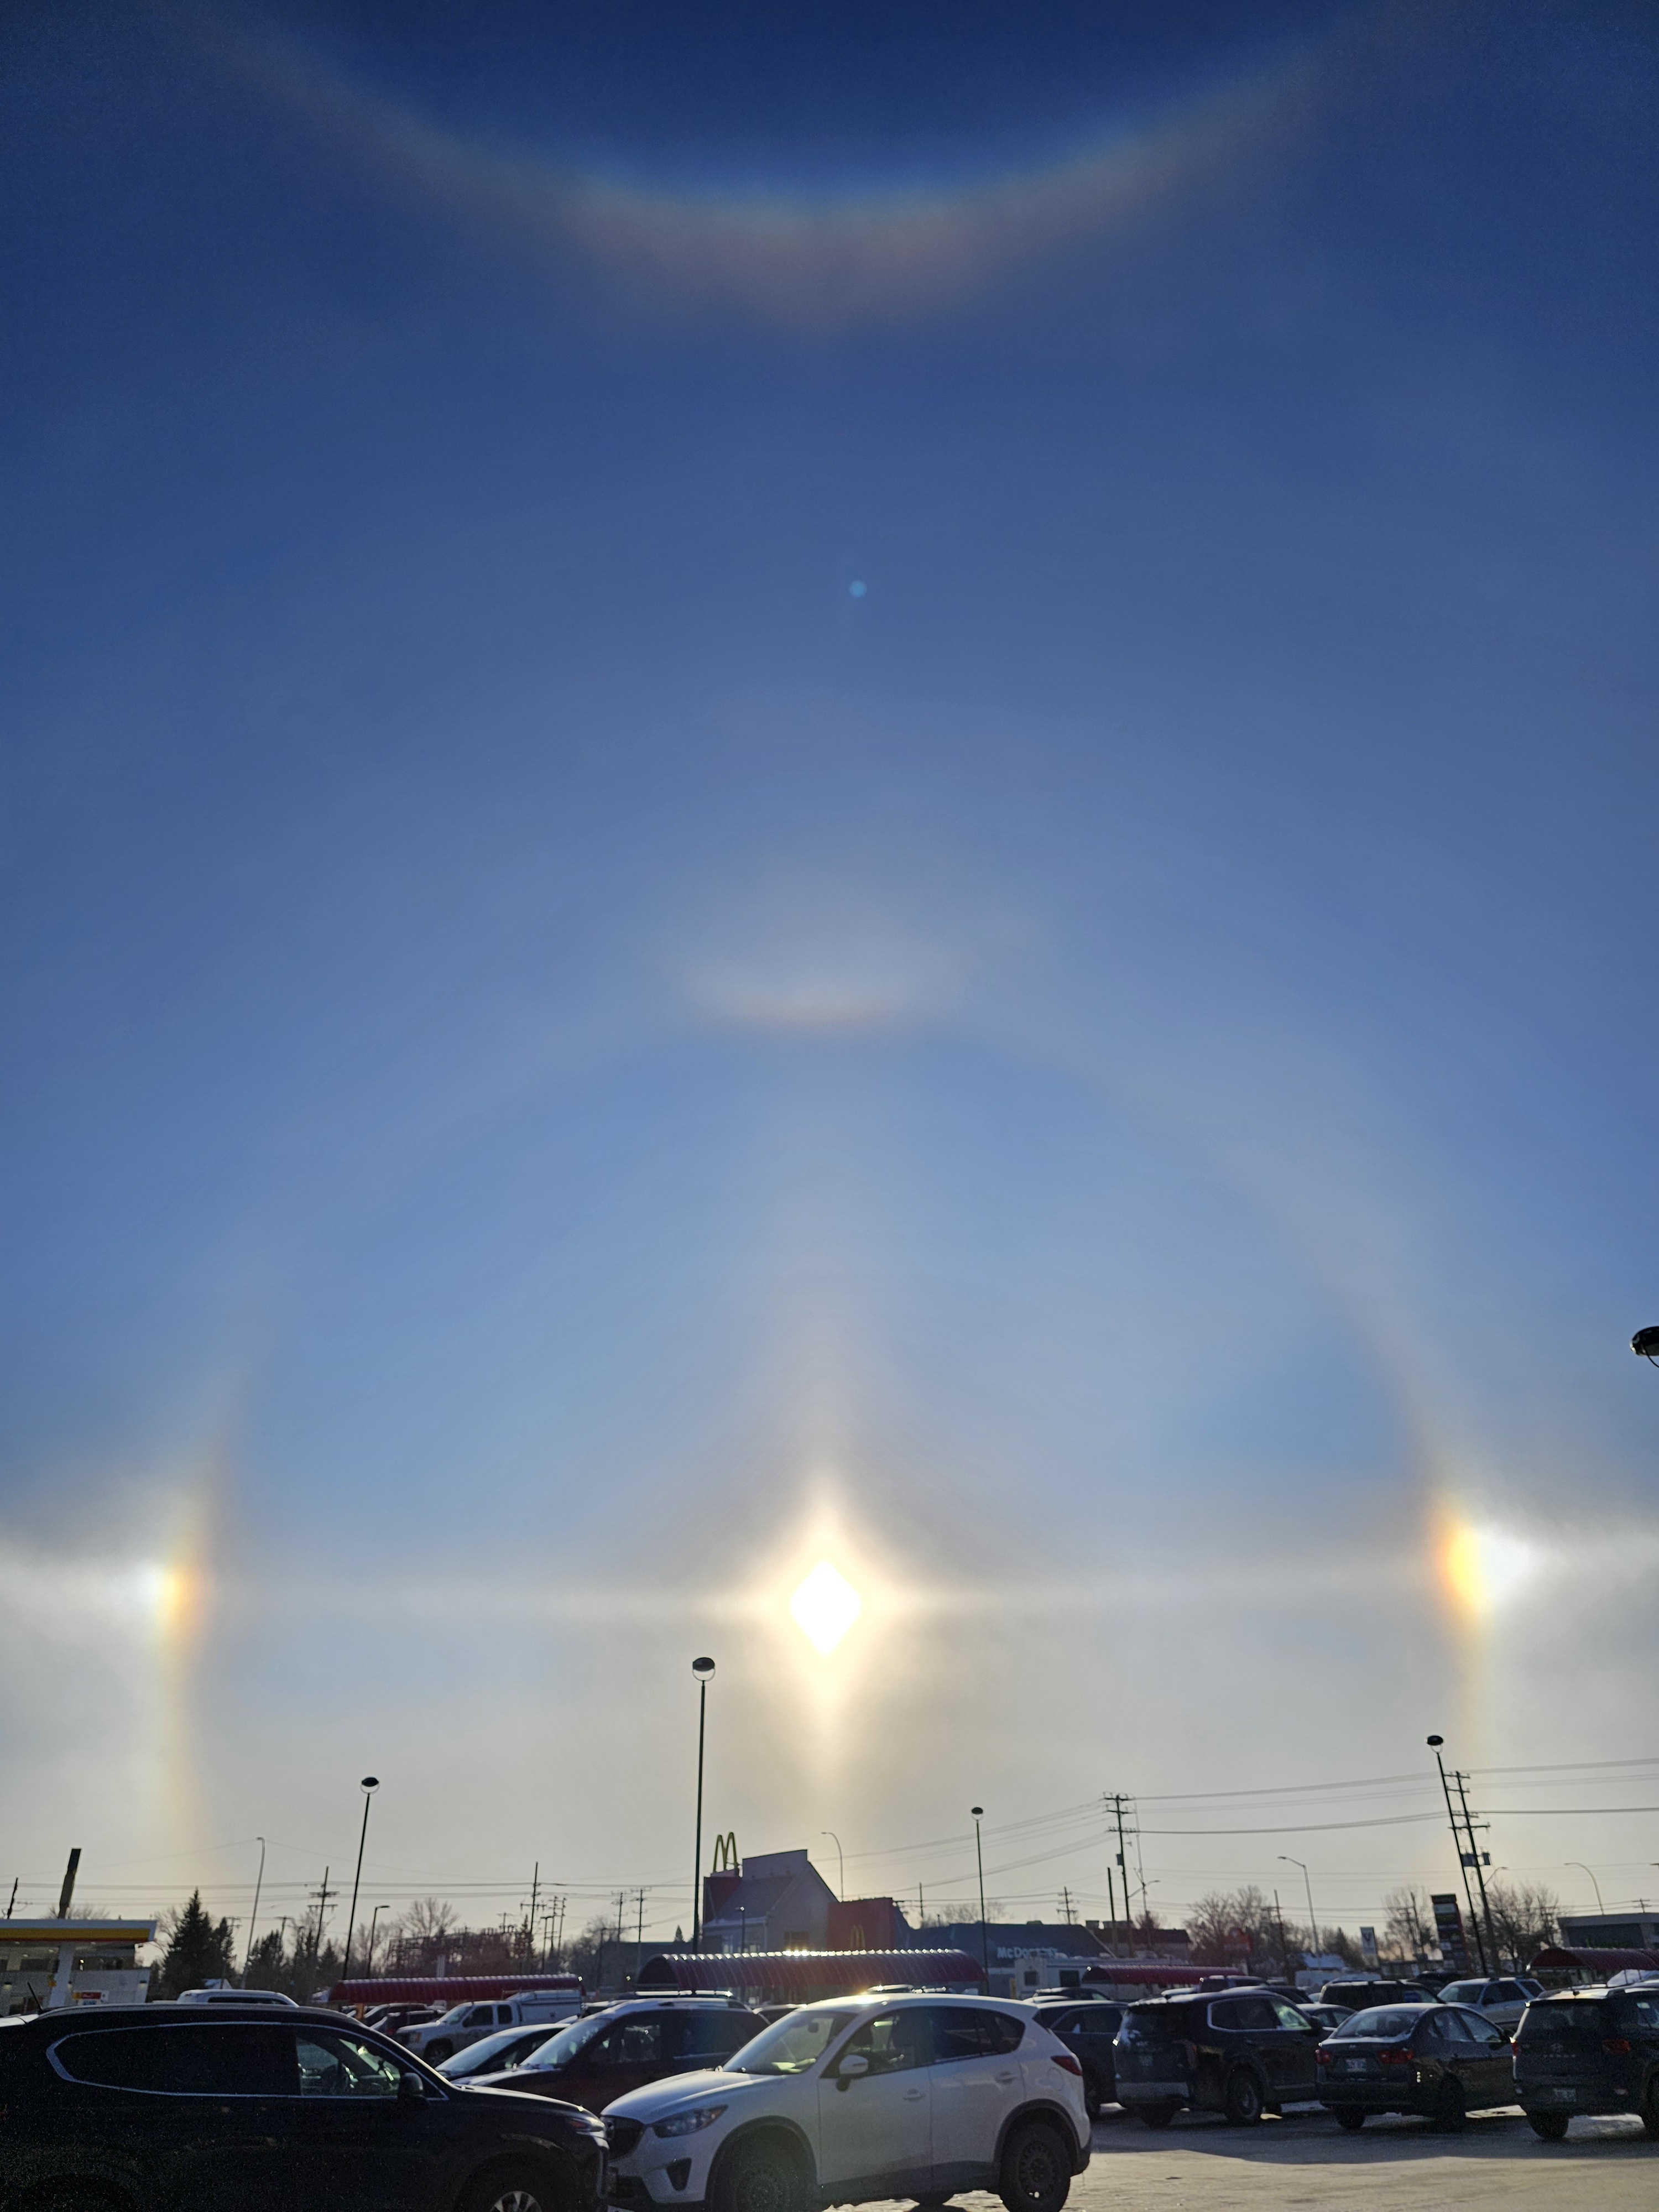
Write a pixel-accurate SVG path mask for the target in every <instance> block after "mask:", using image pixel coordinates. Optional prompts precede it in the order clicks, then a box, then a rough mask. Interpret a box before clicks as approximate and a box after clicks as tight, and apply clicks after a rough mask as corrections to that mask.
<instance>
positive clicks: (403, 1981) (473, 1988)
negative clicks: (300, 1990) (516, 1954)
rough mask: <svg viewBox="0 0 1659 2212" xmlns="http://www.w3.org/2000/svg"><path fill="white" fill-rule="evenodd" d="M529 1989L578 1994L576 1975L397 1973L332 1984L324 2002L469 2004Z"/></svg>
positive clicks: (348, 2003)
mask: <svg viewBox="0 0 1659 2212" xmlns="http://www.w3.org/2000/svg"><path fill="white" fill-rule="evenodd" d="M529 1990H569V1992H570V1993H571V1995H572V1996H580V1995H581V1990H582V1985H581V1978H580V1975H578V1974H450V1975H438V1974H398V1975H392V1976H388V1977H387V1978H386V1980H384V1981H373V1982H367V1981H365V1982H336V1983H335V1984H334V1986H333V1988H332V1989H331V1990H330V1991H329V1993H328V2001H329V2002H330V2003H331V2004H336V2005H376V2004H441V2005H458V2004H469V2003H471V2002H473V2001H474V2000H475V1999H485V1998H489V1997H497V1998H500V1997H516V1996H523V1995H524V1994H526V1992H527V1991H529Z"/></svg>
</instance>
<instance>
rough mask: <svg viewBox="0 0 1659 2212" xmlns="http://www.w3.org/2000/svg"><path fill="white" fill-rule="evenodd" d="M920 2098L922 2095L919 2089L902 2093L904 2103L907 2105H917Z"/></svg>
mask: <svg viewBox="0 0 1659 2212" xmlns="http://www.w3.org/2000/svg"><path fill="white" fill-rule="evenodd" d="M921 2098H922V2093H921V2090H920V2089H907V2090H906V2091H905V2093H904V2101H905V2103H906V2104H907V2105H919V2104H920V2103H921Z"/></svg>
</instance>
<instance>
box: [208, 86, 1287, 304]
mask: <svg viewBox="0 0 1659 2212" xmlns="http://www.w3.org/2000/svg"><path fill="white" fill-rule="evenodd" d="M242 58H243V60H244V62H245V63H246V64H251V65H252V67H253V68H254V70H256V72H257V74H258V76H259V77H260V78H261V80H262V81H263V82H264V83H265V84H266V86H267V88H269V89H271V90H273V91H276V92H277V93H279V94H281V95H282V96H283V98H285V99H287V100H290V101H292V102H295V103H297V104H298V105H299V106H301V107H303V108H304V109H305V110H306V112H307V113H309V114H310V115H311V117H312V118H313V120H314V121H316V122H318V123H319V124H321V125H324V126H325V128H326V129H328V130H329V131H330V132H331V134H333V135H336V136H337V137H341V138H342V139H343V140H344V141H345V142H346V143H349V144H351V145H352V146H354V147H355V148H356V149H357V150H359V151H360V152H365V153H368V154H369V155H371V156H372V157H373V158H374V159H375V160H376V161H378V162H379V163H380V166H381V167H382V169H383V171H384V172H385V173H386V174H387V175H389V176H392V177H395V178H398V179H402V180H403V181H404V182H406V183H411V184H414V185H418V186H419V187H420V188H421V189H422V190H423V191H426V192H428V193H429V194H430V195H431V197H433V198H434V199H435V201H437V202H438V203H440V204H442V205H444V206H446V207H447V208H448V209H450V210H453V212H455V213H458V214H461V215H464V216H468V217H470V218H471V219H472V220H474V221H478V222H483V223H485V224H486V225H489V226H493V227H495V228H497V229H498V230H500V229H501V228H503V227H504V228H506V229H507V231H508V232H511V233H516V234H517V235H518V236H519V237H520V239H521V240H525V241H526V242H528V243H529V244H530V245H532V246H534V247H537V248H538V249H540V250H542V251H544V252H550V253H552V254H555V255H559V256H562V255H568V254H570V253H574V254H576V255H577V256H579V257H580V258H582V259H584V260H586V262H588V263H589V264H592V266H594V267H595V268H596V269H599V270H603V271H604V272H605V274H606V275H607V276H610V277H611V279H612V280H613V281H614V280H618V279H619V280H621V281H622V282H623V283H624V284H625V286H626V288H627V289H628V290H629V293H630V294H631V295H635V297H638V298H641V299H644V300H648V301H653V302H656V303H659V304H665V305H673V304H678V305H686V304H690V303H692V302H695V301H708V302H711V303H714V304H719V305H724V306H726V307H735V308H738V309H744V310H747V311H749V312H750V313H757V314H759V315H762V316H763V317H764V318H766V319H769V320H771V321H775V322H777V323H780V324H782V325H792V326H795V327H799V328H803V329H832V328H835V327H836V326H838V325H844V324H859V323H862V322H865V321H867V320H870V319H886V318H895V317H900V318H902V317H910V316H914V315H915V314H916V313H925V312H927V311H928V310H930V309H934V308H938V307H942V306H945V305H948V304H950V303H951V302H953V301H957V300H959V299H961V298H963V296H965V295H969V294H971V293H972V292H973V291H974V290H975V289H976V288H977V287H979V286H980V285H981V284H983V283H986V282H987V281H988V280H991V279H994V277H996V276H1000V275H1002V274H1004V273H1006V271H1008V270H1010V269H1012V268H1014V267H1016V266H1018V264H1020V263H1022V262H1023V261H1025V260H1029V259H1030V258H1032V257H1034V256H1036V255H1040V254H1042V253H1045V252H1048V251H1050V250H1052V249H1054V248H1056V247H1059V246H1063V245H1065V244H1066V243H1068V242H1071V241H1073V240H1082V239H1085V238H1088V237H1090V236H1092V235H1097V234H1104V233H1107V232H1109V231H1110V230H1111V229H1112V228H1115V226H1117V225H1119V224H1121V222H1124V221H1126V220H1127V219H1129V218H1131V217H1133V216H1136V215H1138V214H1140V213H1143V212H1145V211H1147V210H1151V209H1152V208H1153V207H1154V206H1156V205H1158V204H1161V203H1162V202H1164V201H1165V200H1166V199H1167V198H1168V197H1170V195H1171V194H1172V193H1173V192H1175V191H1176V190H1178V189H1179V188H1180V187H1181V186H1182V185H1187V184H1190V183H1193V182H1195V181H1197V180H1198V179H1200V177H1201V176H1203V175H1205V174H1206V173H1213V172H1214V171H1215V170H1216V169H1217V167H1219V166H1222V165H1225V163H1227V162H1228V161H1231V160H1233V159H1235V158H1236V157H1237V155H1239V154H1240V153H1241V152H1242V151H1243V149H1244V148H1245V146H1246V145H1247V144H1248V143H1251V142H1253V141H1255V140H1256V139H1258V138H1260V137H1261V135H1262V134H1263V133H1264V132H1266V131H1267V130H1268V129H1269V128H1270V127H1271V126H1273V125H1274V124H1275V123H1279V122H1282V121H1283V119H1284V118H1285V117H1286V116H1287V115H1288V113H1289V112H1290V106H1291V94H1292V93H1293V92H1294V90H1295V89H1296V88H1297V87H1298V86H1299V85H1301V84H1302V83H1303V82H1304V80H1305V78H1306V76H1307V74H1308V70H1309V64H1308V63H1307V61H1306V60H1305V59H1304V58H1297V59H1296V60H1294V61H1292V62H1291V63H1287V64H1279V66H1277V67H1276V68H1274V69H1273V70H1270V71H1266V72H1262V71H1257V72H1254V73H1252V74H1251V75H1249V76H1247V77H1243V78H1236V79H1235V80H1234V81H1232V82H1229V83H1227V84H1225V86H1223V87H1222V88H1219V89H1216V88H1206V90H1204V91H1203V92H1201V93H1199V94H1194V95H1193V96H1191V97H1189V98H1188V100H1185V101H1184V102H1182V103H1180V104H1178V105H1176V106H1172V107H1168V108H1165V109H1164V111H1163V112H1161V113H1159V114H1158V116H1157V117H1156V118H1152V119H1150V120H1147V121H1146V122H1143V123H1141V124H1139V125H1134V126H1132V127H1126V126H1124V125H1115V126H1113V127H1111V128H1109V129H1106V130H1103V131H1099V132H1097V133H1096V134H1095V135H1094V137H1092V139H1091V141H1089V142H1088V143H1084V144H1081V145H1079V143H1077V141H1076V140H1075V138H1073V139H1071V140H1068V142H1067V143H1066V144H1065V145H1064V147H1062V148H1060V149H1056V150H1054V151H1053V152H1051V153H1049V154H1048V155H1043V156H1040V157H1037V158H1034V159H1033V160H1031V161H1029V162H1028V163H1027V164H1025V165H1024V166H1015V165H1012V164H1011V163H1009V162H1008V161H1006V157H1005V158H1004V160H1003V161H1001V162H1000V165H999V166H997V167H994V168H992V169H989V170H988V172H987V170H985V169H981V173H980V174H978V175H977V176H975V177H973V178H970V179H967V180H965V181H954V182H951V183H949V184H946V183H943V182H941V183H939V184H938V185H932V186H927V185H915V184H914V183H909V182H907V183H905V184H903V185H883V184H882V183H881V182H880V181H879V180H877V181H874V182H872V183H871V184H868V185H860V186H858V187H854V188H848V187H845V186H842V187H839V188H833V187H832V188H823V189H820V190H811V189H808V188H804V187H802V186H800V185H796V184H793V183H786V182H780V183H778V184H776V185H750V186H746V187H744V188H742V189H737V190H733V189H729V188H727V189H721V188H718V187H712V186H705V185H699V186H688V185H683V184H678V183H662V184H655V183H647V182H632V181H623V180H619V179H617V178H616V177H605V176H603V175H600V174H599V173H595V171H594V170H593V169H592V167H591V166H584V164H583V163H581V162H580V161H576V160H572V159H569V158H564V157H562V156H561V155H560V154H559V153H558V152H557V151H556V150H551V149H550V150H549V151H546V152H543V153H536V152H529V151H526V150H525V149H522V148H511V149H509V148H504V147H499V146H491V145H488V144H486V143H483V142H482V141H479V140H476V139H472V138H469V137H465V136H463V135H461V134H460V133H459V132H457V131H452V130H448V129H446V128H444V127H442V126H441V125H438V124H436V123H434V122H432V121H430V120H428V119H427V118H424V117H422V116H421V115H419V114H417V113H416V112H414V111H413V110H412V109H410V108H409V107H407V106H400V105H398V104H397V103H396V102H394V101H392V100H389V99H387V98H386V97H384V96H382V95H380V94H371V93H368V92H366V91H364V90H363V89H362V88H360V87H358V86H356V85H355V84H353V83H351V82H349V81H348V80H347V79H345V78H343V77H342V76H338V75H337V74H331V73H329V72H327V71H325V70H324V69H323V68H322V67H321V65H320V64H317V63H316V62H314V61H313V60H311V59H309V58H300V57H298V56H296V55H295V54H294V53H293V52H276V51H275V50H273V49H270V48H268V47H266V48H260V49H258V50H257V52H246V53H245V54H244V55H243V57H242Z"/></svg>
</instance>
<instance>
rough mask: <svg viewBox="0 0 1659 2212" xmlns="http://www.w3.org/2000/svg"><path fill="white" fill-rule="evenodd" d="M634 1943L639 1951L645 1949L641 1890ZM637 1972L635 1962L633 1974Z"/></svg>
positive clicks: (643, 1902) (643, 1908)
mask: <svg viewBox="0 0 1659 2212" xmlns="http://www.w3.org/2000/svg"><path fill="white" fill-rule="evenodd" d="M634 1941H635V1942H636V1943H637V1944H638V1945H639V1947H640V1948H641V1950H643V1949H644V1948H645V1892H644V1891H643V1890H641V1892H640V1917H639V1919H638V1920H637V1921H636V1922H635V1928H634ZM638 1971H639V1967H638V1963H637V1961H636V1962H635V1972H636V1973H637V1972H638Z"/></svg>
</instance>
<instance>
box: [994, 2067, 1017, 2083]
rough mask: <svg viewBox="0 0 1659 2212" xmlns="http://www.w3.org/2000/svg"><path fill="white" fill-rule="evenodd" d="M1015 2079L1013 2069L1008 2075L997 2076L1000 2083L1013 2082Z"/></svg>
mask: <svg viewBox="0 0 1659 2212" xmlns="http://www.w3.org/2000/svg"><path fill="white" fill-rule="evenodd" d="M1013 2078H1014V2076H1013V2073H1012V2069H1011V2070H1010V2071H1009V2072H1008V2073H1006V2074H999V2075H997V2079H998V2081H1012V2080H1013Z"/></svg>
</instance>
